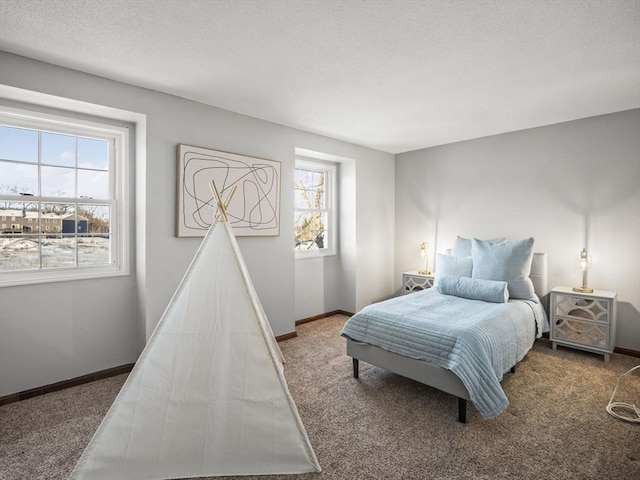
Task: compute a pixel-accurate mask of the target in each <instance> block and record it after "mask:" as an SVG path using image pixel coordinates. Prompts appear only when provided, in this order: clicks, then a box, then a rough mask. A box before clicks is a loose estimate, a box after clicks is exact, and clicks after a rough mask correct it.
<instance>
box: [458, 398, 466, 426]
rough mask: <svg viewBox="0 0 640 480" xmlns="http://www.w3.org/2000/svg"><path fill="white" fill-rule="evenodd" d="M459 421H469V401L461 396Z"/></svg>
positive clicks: (459, 399) (459, 400)
mask: <svg viewBox="0 0 640 480" xmlns="http://www.w3.org/2000/svg"><path fill="white" fill-rule="evenodd" d="M458 421H459V422H460V423H467V401H466V400H465V399H464V398H460V397H458Z"/></svg>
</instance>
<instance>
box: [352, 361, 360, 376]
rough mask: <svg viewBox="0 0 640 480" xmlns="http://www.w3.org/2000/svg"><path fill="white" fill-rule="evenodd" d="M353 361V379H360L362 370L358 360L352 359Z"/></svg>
mask: <svg viewBox="0 0 640 480" xmlns="http://www.w3.org/2000/svg"><path fill="white" fill-rule="evenodd" d="M352 360H353V378H360V368H359V364H358V359H357V358H352Z"/></svg>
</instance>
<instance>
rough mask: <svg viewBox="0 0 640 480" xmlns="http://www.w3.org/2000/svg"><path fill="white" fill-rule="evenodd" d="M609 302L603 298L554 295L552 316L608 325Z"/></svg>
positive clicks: (609, 321) (609, 320)
mask: <svg viewBox="0 0 640 480" xmlns="http://www.w3.org/2000/svg"><path fill="white" fill-rule="evenodd" d="M610 312H611V301H610V300H607V299H604V298H584V297H578V296H574V295H565V294H556V298H555V302H554V306H553V315H558V316H562V317H570V318H575V319H580V320H589V321H591V322H597V323H604V324H607V325H608V324H610V323H611V318H610Z"/></svg>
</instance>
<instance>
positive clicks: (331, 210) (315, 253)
mask: <svg viewBox="0 0 640 480" xmlns="http://www.w3.org/2000/svg"><path fill="white" fill-rule="evenodd" d="M295 168H303V169H305V170H312V171H316V172H324V173H325V174H326V175H327V177H326V184H325V199H326V205H325V208H324V209H321V211H323V212H326V213H327V223H328V225H327V229H328V232H329V234H328V236H327V243H328V244H329V246H328V247H326V248H323V249H321V250H320V249H319V250H295V254H296V259H304V258H319V257H327V256H331V255H336V254H337V248H336V243H337V242H338V221H337V207H338V204H337V196H336V195H337V181H338V175H337V165H336V164H335V163H329V162H324V161H319V160H315V159H308V158H304V157H296V162H295ZM315 210H316V209H311V210H309V211H315ZM301 211H303V210H299V209H297V208H295V207H294V212H301Z"/></svg>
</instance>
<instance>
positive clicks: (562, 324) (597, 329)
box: [549, 287, 617, 362]
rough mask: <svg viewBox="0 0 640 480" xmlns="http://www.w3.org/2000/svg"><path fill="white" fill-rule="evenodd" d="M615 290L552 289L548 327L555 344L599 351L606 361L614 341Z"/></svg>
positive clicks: (555, 345) (554, 345) (555, 346)
mask: <svg viewBox="0 0 640 480" xmlns="http://www.w3.org/2000/svg"><path fill="white" fill-rule="evenodd" d="M616 296H617V294H616V293H615V292H606V291H604V290H594V291H593V293H581V292H574V291H573V290H572V289H571V287H555V288H554V289H553V290H551V304H550V312H551V331H550V332H549V338H550V339H551V342H552V343H551V344H552V346H553V349H554V350H555V349H556V348H557V345H558V344H560V345H566V346H568V347H573V348H579V349H582V350H588V351H590V352H596V353H602V354H603V355H604V361H605V362H609V360H610V354H611V353H613V349H614V348H615V341H616V314H617V312H616V309H617V300H616Z"/></svg>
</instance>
